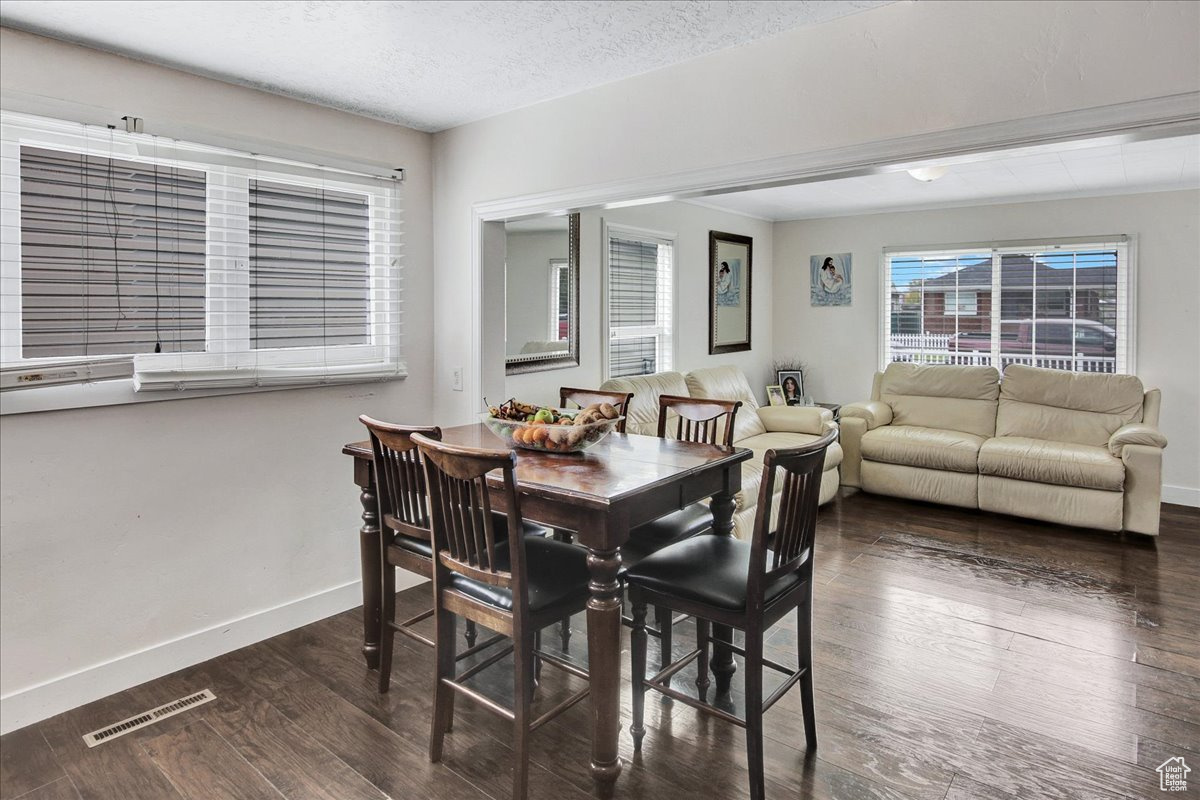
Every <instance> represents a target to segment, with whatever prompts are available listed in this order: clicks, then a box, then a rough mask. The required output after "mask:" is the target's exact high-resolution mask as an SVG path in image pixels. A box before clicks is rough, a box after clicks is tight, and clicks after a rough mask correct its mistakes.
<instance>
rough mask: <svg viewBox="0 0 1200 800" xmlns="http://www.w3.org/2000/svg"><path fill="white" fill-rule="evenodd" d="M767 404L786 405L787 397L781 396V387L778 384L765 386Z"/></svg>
mask: <svg viewBox="0 0 1200 800" xmlns="http://www.w3.org/2000/svg"><path fill="white" fill-rule="evenodd" d="M767 405H769V406H786V405H787V399H786V398H784V396H783V387H782V386H780V385H779V384H773V385H771V386H768V387H767Z"/></svg>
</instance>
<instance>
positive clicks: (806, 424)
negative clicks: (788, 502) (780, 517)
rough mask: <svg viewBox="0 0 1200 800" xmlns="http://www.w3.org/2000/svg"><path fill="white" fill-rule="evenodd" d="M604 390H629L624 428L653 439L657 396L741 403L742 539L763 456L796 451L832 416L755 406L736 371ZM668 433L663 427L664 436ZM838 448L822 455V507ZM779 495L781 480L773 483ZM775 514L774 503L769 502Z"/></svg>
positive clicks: (749, 527)
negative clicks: (746, 452)
mask: <svg viewBox="0 0 1200 800" xmlns="http://www.w3.org/2000/svg"><path fill="white" fill-rule="evenodd" d="M600 388H601V389H603V390H605V391H613V392H633V403H632V404H631V406H630V409H629V411H628V414H627V417H628V419H627V421H626V430H627V431H628V432H629V433H640V434H645V435H648V436H654V435H656V434H657V433H658V398H659V397H660V396H661V395H676V396H687V397H712V398H719V399H721V400H741V401H742V407H741V408H740V409H738V412H737V417H736V418H735V420H734V433H733V439H734V442H733V443H734V445H736V446H738V447H748V448H750V449H751V450H753V451H754V458H752V459H750V460H748V461H746V462H744V463H743V464H742V490H741V492H739V493H738V495H737V496H736V498H735V502H736V507H735V510H734V514H733V526H734V534H735V535H736V536H738V537H739V538H744V539H748V538H750V535H751V533H752V532H753V530H754V509H755V506H756V505H757V504H758V488H759V484H760V482H761V479H762V468H763V456H765V455H766V452H767V451H768V450H770V449H772V448H784V447H797V446H799V445H801V444H804V443H806V442H811V441H813V440H815V439H817V438H818V437H820V436H821V435H822V434H824V433H825V431H827V430H829V429H830V428H833V427H835V425H834V422H833V414H832V413H830V412H829V411H828V410H827V409H823V408H813V407H798V406H768V407H765V408H759V406H758V401H757V400H755V398H754V392H753V391H752V390H751V389H750V383H749V381H747V380H746V376H745V375H744V374H743V373H742V371H741V370H740V369H738V368H736V367H711V368H709V369H700V370H696V371H694V372H690V373H688V374H687V376H686V377H685V376H684V375H682V374H680V373H678V372H659V373H655V374H653V375H637V376H633V377H628V378H613V379H611V380H608V381H605V382H604V384H603V385H602V386H601V387H600ZM672 433H673V431H672V430H670V426H668V431H667V434H668V435H672ZM841 463H842V449H841V447H839V446H838V445H837V443H836V442H835V443H834V444H832V445H830V447H829V450H828V451H826V454H825V472H824V474H823V475H822V477H821V502H822V503H827V502H829V501H830V500H832V499H833V498H834V496H835V495H837V490H838V484H839V476H838V465H839V464H841ZM778 485H779V487H780V491H782V482H779V484H778ZM774 508H775V509H776V510H778V508H779V503H778V502H776V503H775V504H774Z"/></svg>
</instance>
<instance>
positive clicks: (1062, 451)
mask: <svg viewBox="0 0 1200 800" xmlns="http://www.w3.org/2000/svg"><path fill="white" fill-rule="evenodd" d="M1160 402H1161V395H1160V393H1159V391H1158V390H1157V389H1151V390H1149V391H1146V390H1145V389H1144V388H1143V387H1142V382H1141V381H1140V380H1138V379H1137V378H1136V377H1135V376H1132V375H1101V374H1080V373H1070V372H1064V371H1061V370H1051V369H1037V368H1034V367H1025V366H1021V365H1015V364H1014V365H1010V366H1009V367H1007V368H1006V369H1005V372H1004V377H1003V380H1001V378H1000V374H999V373H998V372H997V371H996V370H995V369H993V368H992V367H970V366H920V365H915V364H899V363H897V364H889V365H888V367H887V369H886V370H885V371H884V372H882V373H877V374H876V375H875V383H874V388H873V389H872V392H871V400H870V401H869V402H865V403H855V404H853V405H849V406H844V407H843V408H842V415H841V428H842V435H841V441H842V447H843V448H844V451H845V461H844V463H843V466H842V482H843V483H844V484H846V485H849V486H859V487H861V488H862V489H864V490H865V491H868V492H873V493H876V494H887V495H893V496H896V497H907V498H910V499H914V500H927V501H931V502H935V503H946V504H949V505H956V506H964V507H967V508H980V509H983V510H985V511H995V512H999V513H1003V514H1013V515H1015V516H1021V517H1030V518H1032V519H1039V520H1045V521H1048V522H1056V523H1060V524H1064V525H1076V526H1080V527H1085V528H1095V529H1098V530H1104V531H1121V530H1126V531H1131V532H1134V533H1143V534H1149V535H1156V534H1157V533H1158V518H1159V504H1160V501H1161V493H1162V449H1163V448H1164V447H1166V444H1167V440H1166V438H1165V437H1164V436H1163V435H1162V433H1161V432H1159V430H1158V427H1157V426H1158V412H1159V405H1160Z"/></svg>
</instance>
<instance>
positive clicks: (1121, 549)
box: [0, 494, 1200, 800]
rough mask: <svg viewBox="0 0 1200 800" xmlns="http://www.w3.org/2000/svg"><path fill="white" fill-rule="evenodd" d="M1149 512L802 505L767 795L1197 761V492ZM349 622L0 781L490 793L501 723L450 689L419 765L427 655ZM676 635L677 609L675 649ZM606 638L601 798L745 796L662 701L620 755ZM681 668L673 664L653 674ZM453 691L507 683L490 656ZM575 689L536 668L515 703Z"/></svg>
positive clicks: (51, 799) (507, 690)
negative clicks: (211, 697) (1121, 526)
mask: <svg viewBox="0 0 1200 800" xmlns="http://www.w3.org/2000/svg"><path fill="white" fill-rule="evenodd" d="M1162 520H1163V524H1162V535H1161V536H1160V537H1158V538H1157V539H1149V538H1147V537H1132V536H1124V537H1122V536H1113V535H1110V534H1098V533H1095V532H1087V531H1079V530H1075V529H1070V528H1064V527H1061V526H1055V525H1047V524H1042V523H1037V522H1031V521H1028V520H1015V519H1010V518H1007V517H1002V516H997V515H991V514H985V513H980V512H972V511H967V510H962V509H952V508H944V507H938V506H932V505H928V504H923V503H915V502H908V501H903V500H895V499H892V498H883V497H873V496H870V495H864V494H853V495H848V496H843V497H841V498H839V499H838V501H837V502H835V503H833V504H832V505H830V506H827V507H826V508H824V509H822V511H821V515H820V518H819V523H818V543H817V569H816V579H815V581H814V584H815V600H814V636H813V639H814V682H815V686H816V705H817V725H818V737H819V739H820V747H819V748H818V749H817V750H816V751H815V752H810V751H807V750H806V748H805V742H804V732H803V724H802V715H801V708H800V698H799V694H798V692H796V691H793V692H791V693H789V694H788V695H786V696H785V697H784V698H783V699H781V700H780V701H779V702H778V703H777V704H776V705H775V706H774V707H773V708H772V709H771V711H770V712H769V713H768V714H767V716H766V720H765V727H764V734H765V737H766V742H765V760H766V772H767V775H766V777H767V796H768V797H770V798H773V799H777V798H805V800H808V799H809V798H812V799H813V800H863V799H866V800H1026V799H1027V798H1034V797H1036V798H1039V799H1040V798H1047V799H1048V800H1121V799H1125V800H1128V799H1129V798H1143V797H1154V796H1157V795H1158V794H1159V792H1158V781H1157V774H1156V773H1155V772H1154V769H1155V768H1156V767H1157V766H1158V765H1159V764H1161V763H1162V762H1163V761H1165V760H1167V759H1168V758H1172V757H1175V756H1179V755H1183V756H1185V757H1186V758H1187V759H1188V761H1189V763H1190V762H1191V760H1192V759H1193V758H1195V759H1196V760H1197V761H1198V762H1200V626H1197V625H1196V624H1195V619H1197V618H1198V616H1200V590H1198V589H1197V588H1196V587H1197V586H1198V585H1200V536H1198V535H1197V534H1198V532H1200V510H1195V509H1187V508H1183V507H1179V506H1164V510H1163V517H1162ZM350 522H352V521H350ZM347 547H349V548H356V547H357V537H356V536H355V535H354V533H353V530H351V529H350V528H349V527H348V534H347ZM428 591H429V590H428V587H427V586H418V587H415V588H413V589H410V590H408V591H406V592H402V593H401V594H400V595H398V597H397V606H398V614H400V615H402V616H408V615H411V614H415V613H416V612H418V611H420V610H422V609H423V608H425V607H427V606H428V605H429V597H428ZM573 626H574V629H575V635H574V636H573V638H572V642H571V648H570V655H571V657H572V658H575V659H577V660H579V661H580V662H581V663H582V664H586V642H587V637H586V619H585V618H584V617H583V616H582V615H580V616H577V617H576V618H575V619H574V620H573ZM795 631H796V626H795V622H794V620H793V619H790V618H789V619H787V620H784V621H782V622H781V623H780V624H779V625H778V626H777V627H776V628H775V629H774V630H773V631H772V632H771V634H770V636H769V639H768V643H767V651H768V652H767V655H768V657H771V658H774V659H776V660H778V661H782V662H784V663H792V660H793V659H794V658H795V654H796V650H797V646H796V638H795V636H796V634H795ZM425 632H426V633H427V634H428V633H431V630H428V629H427V630H426V631H425ZM556 633H557V632H556V631H553V630H551V631H549V632H548V634H547V635H548V638H549V639H556ZM626 634H627V632H626ZM361 635H362V627H361V617H360V612H359V610H357V609H355V610H351V611H347V612H344V613H342V614H338V615H335V616H333V617H330V618H328V619H325V620H321V621H319V622H316V623H313V624H311V625H306V626H304V627H303V628H300V629H297V630H295V631H291V632H289V633H286V634H283V635H280V636H277V637H274V638H273V639H271V640H268V641H266V642H261V643H259V644H256V645H253V646H251V647H248V648H243V649H242V650H238V651H235V652H233V653H229V654H227V655H224V656H221V657H219V658H216V659H213V660H212V661H209V662H205V663H204V664H199V665H196V666H194V667H190V668H188V669H185V670H181V671H179V672H177V673H174V674H172V675H168V676H165V677H163V678H160V679H158V680H155V681H151V682H149V683H146V684H143V685H142V686H138V687H134V688H133V689H130V690H128V691H125V692H121V693H119V694H116V695H113V696H111V697H107V698H104V699H103V700H100V701H97V702H95V703H91V704H89V705H87V706H83V707H81V708H78V709H74V710H73V711H70V712H67V713H65V714H61V715H59V716H58V717H55V718H52V719H49V720H45V721H43V722H41V723H38V724H36V725H33V726H30V727H29V728H26V729H23V730H20V731H15V732H13V733H11V734H8V735H6V736H4V737H3V738H2V739H0V755H2V761H3V765H2V769H0V800H18V798H20V800H93V799H95V800H109V799H110V798H111V800H139V799H140V798H147V799H148V800H182V798H196V797H204V798H210V797H211V798H222V797H249V798H255V800H257V799H258V798H286V800H381V799H382V798H384V797H395V798H405V800H407V799H408V798H432V799H433V800H501V799H503V798H507V797H509V791H510V785H511V783H510V772H509V770H510V769H511V760H512V750H511V735H510V727H509V723H507V722H504V721H503V720H500V719H498V718H496V717H494V716H493V715H491V714H489V713H487V712H486V711H484V710H482V709H480V708H478V707H475V706H474V705H473V704H471V703H468V702H459V703H458V704H457V713H456V716H455V724H454V730H453V732H452V733H450V734H449V735H448V736H447V738H446V746H445V753H444V758H443V761H442V762H441V763H440V764H430V763H429V761H428V755H427V747H428V737H429V715H430V709H431V698H430V691H429V688H430V682H431V681H432V677H431V675H432V670H433V654H432V651H431V650H430V649H429V648H427V647H425V646H423V645H420V644H418V643H415V642H412V641H409V640H407V639H405V638H404V637H398V638H397V643H396V654H395V674H394V678H393V688H392V691H391V692H389V693H388V694H386V695H380V694H379V693H378V692H377V691H376V676H375V673H373V672H370V671H369V670H367V669H366V667H365V665H364V664H363V661H362V657H361V655H360V653H359V648H360V645H361ZM693 641H694V628H693V626H692V624H691V623H690V622H684V623H681V624H680V625H679V626H678V628H677V632H676V636H675V643H674V644H675V646H674V652H675V654H676V655H682V654H683V653H685V652H687V650H688V648H689V647H690V646H691V645H692V642H693ZM657 647H658V643H657V640H655V639H651V640H650V648H649V650H650V652H649V658H650V659H651V661H657V658H658V651H657ZM623 648H624V653H623V656H622V662H621V667H622V674H623V680H624V685H623V687H622V723H623V730H622V733H621V738H620V742H619V752H620V755H621V757H622V758H623V759H625V760H626V768H625V770H624V772H623V774H622V777H621V779H620V781H619V782H618V784H617V798H638V799H639V800H643V799H644V800H650V798H654V800H662V798H676V797H678V798H683V797H713V798H721V799H722V800H725V799H726V798H729V799H731V800H745V798H747V797H748V784H747V780H746V772H745V770H746V754H745V742H744V738H743V733H742V731H741V730H740V729H738V728H734V727H733V726H730V725H727V724H724V723H722V722H721V721H719V720H715V719H711V718H708V717H704V716H702V715H700V714H698V713H697V712H696V711H694V710H693V709H690V708H688V707H686V706H684V705H683V704H681V703H662V702H659V701H658V699H657V698H656V697H655V696H654V695H653V694H652V695H650V697H649V698H648V703H647V713H646V724H647V734H646V738H645V742H644V747H643V750H642V751H641V752H640V753H635V752H634V750H633V745H632V741H631V739H630V737H629V735H628V725H629V701H630V698H629V695H630V687H629V669H630V668H629V663H628V661H629V659H628V638H626V639H625V640H624V641H623ZM740 666H741V664H740V660H739V667H740ZM694 677H695V672H694V667H689V668H688V669H686V670H684V671H683V672H681V673H680V674H679V675H678V676H677V679H676V685H677V686H685V687H686V686H691V683H692V681H693V680H694ZM742 680H743V675H742V673H741V671H740V669H739V672H738V674H737V675H736V676H735V678H734V683H733V687H732V692H731V694H730V695H729V696H728V697H727V698H724V699H723V700H722V703H723V704H724V705H725V707H727V708H728V709H730V710H732V711H734V712H740V710H741V709H742V707H743V705H744V695H743V693H742V686H743V683H742ZM770 680H775V678H770V679H769V681H770ZM472 685H473V686H476V688H478V689H480V690H481V691H485V692H487V693H488V694H489V695H491V696H493V697H495V698H496V699H497V700H499V701H500V702H508V701H509V700H511V693H512V677H511V658H510V659H505V660H502V661H501V662H499V663H498V664H497V665H496V666H495V667H493V668H492V669H490V670H488V671H486V672H484V673H482V674H481V675H479V676H477V677H476V678H474V679H473V682H472ZM579 685H580V684H579V681H578V680H577V679H575V678H571V677H568V676H564V675H562V674H560V673H557V672H555V671H554V670H552V669H550V668H546V669H545V670H544V672H543V678H542V683H541V686H540V688H539V690H538V696H537V702H538V703H539V707H540V708H548V707H550V706H551V705H553V704H554V703H555V702H556V701H558V700H560V699H562V698H563V697H565V696H566V695H567V694H569V693H570V692H571V691H572V690H573V689H574V688H575V687H577V686H579ZM206 687H207V688H210V689H212V690H213V692H214V693H215V694H216V696H217V699H216V700H215V701H213V702H211V703H207V704H205V705H203V706H199V707H196V708H193V709H189V710H188V711H186V712H184V713H182V714H179V715H178V716H176V717H172V718H170V719H167V720H164V721H162V722H159V723H156V724H154V725H151V726H148V727H147V728H144V729H142V730H139V731H136V732H133V733H130V734H128V735H126V736H123V737H121V738H118V739H115V740H112V741H110V742H109V743H106V744H104V745H101V746H100V747H97V748H91V749H89V748H87V747H86V746H85V745H84V744H83V742H82V740H81V739H80V738H79V737H80V736H81V735H82V734H83V733H86V732H88V731H91V730H94V729H97V728H100V727H103V726H104V725H107V724H111V723H112V722H115V721H117V720H120V719H123V718H125V717H128V716H130V715H132V714H134V713H136V712H139V711H143V710H145V709H148V708H153V707H155V706H157V705H160V704H162V703H165V702H168V701H170V700H173V699H175V698H177V697H180V696H183V695H185V694H188V693H191V692H194V691H197V690H199V689H202V688H206ZM589 731H590V720H589V716H588V711H587V706H586V704H582V705H579V706H576V707H575V708H572V709H570V710H569V711H568V712H567V713H566V714H564V715H563V716H562V717H560V718H558V719H556V720H554V721H552V722H551V723H549V724H547V725H546V726H544V727H543V728H542V729H540V730H539V731H537V732H536V733H535V734H534V735H533V737H532V741H531V771H530V777H531V785H532V790H531V793H530V796H531V798H533V799H534V800H547V799H548V798H555V800H587V798H590V797H591V796H592V795H591V789H592V782H591V776H590V774H589V771H588V763H587V762H588V758H589V754H590V742H589V738H588V737H589ZM1193 768H1196V767H1195V766H1194V765H1193Z"/></svg>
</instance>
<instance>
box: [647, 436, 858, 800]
mask: <svg viewBox="0 0 1200 800" xmlns="http://www.w3.org/2000/svg"><path fill="white" fill-rule="evenodd" d="M836 438H837V432H836V431H830V432H828V433H826V434H825V435H824V436H822V437H821V438H820V439H817V440H816V441H814V442H811V443H809V444H806V445H803V446H801V447H795V448H791V449H787V450H768V451H767V453H766V457H765V458H764V459H763V477H762V483H761V484H760V486H759V493H758V506H757V511H756V515H755V520H754V535H753V538H752V540H751V541H750V542H744V541H739V540H737V539H734V538H732V537H726V536H698V537H695V538H693V539H688V540H686V541H683V542H679V543H677V544H674V545H671V546H670V547H666V548H664V549H662V550H660V551H658V552H657V553H655V554H653V555H651V556H648V557H647V558H645V559H644V560H643V561H642V562H641V563H639V564H637V565H636V566H634V567H632V568H630V569H629V570H628V572H627V573H626V575H625V580H626V582H627V584H628V586H629V596H630V602H631V604H632V606H633V636H632V647H631V650H632V661H633V724H632V726H631V727H630V732H631V733H632V735H633V741H634V748H635V749H639V750H640V749H641V746H642V738H643V737H644V736H645V734H646V727H645V693H646V688H647V687H649V688H652V689H655V690H657V691H659V692H662V693H664V694H666V695H667V696H669V697H672V698H674V699H676V700H679V701H681V702H683V703H685V704H687V705H689V706H693V707H694V708H697V709H699V710H701V711H704V712H706V713H709V714H713V715H715V716H717V717H720V718H722V719H725V720H728V721H730V722H733V723H734V724H736V725H739V726H741V727H743V728H745V729H746V750H747V762H748V766H749V772H750V797H751V800H762V798H763V794H764V792H765V784H764V777H763V733H762V718H763V712H765V711H766V710H767V709H769V708H770V707H771V706H772V705H774V704H775V702H776V701H777V700H778V699H779V698H780V697H782V696H783V695H784V693H785V692H787V691H788V690H789V689H790V688H792V687H793V686H795V685H796V684H797V683H799V684H800V696H801V706H802V710H803V716H804V736H805V740H806V743H807V745H808V748H809V749H810V750H811V749H815V748H816V746H817V730H816V718H815V715H814V710H813V683H812V583H813V544H814V533H815V531H816V524H817V502H818V500H819V499H820V486H821V472H822V469H823V467H824V463H825V451H826V449H828V447H829V445H831V444H833V442H834V441H835V440H836ZM777 475H779V476H782V480H783V490H782V492H781V493H780V496H779V517H778V519H779V522H778V526H777V528H776V530H774V531H770V530H769V527H770V520H771V505H772V502H773V500H774V498H775V481H776V477H777ZM648 605H655V606H665V607H667V608H670V609H673V610H675V611H682V612H684V613H686V614H689V615H691V616H694V617H695V618H696V649H695V650H693V651H692V652H690V653H688V654H687V655H686V656H684V657H683V658H681V659H679V660H678V661H674V662H672V663H670V664H668V665H666V666H665V667H663V668H662V669H661V670H659V672H658V673H657V674H655V675H654V676H653V677H651V678H647V677H646V608H647V606H648ZM793 610H795V611H796V623H797V624H796V638H797V643H798V650H799V656H798V661H799V665H798V668H797V669H795V670H792V669H791V668H789V667H786V666H784V665H782V664H779V663H777V662H775V661H772V660H770V659H767V658H764V657H763V637H764V635H765V632H766V630H767V629H768V628H770V627H771V626H772V625H774V624H775V623H776V622H778V621H779V620H780V619H782V618H783V617H784V615H786V614H788V613H790V612H792V611H793ZM718 625H720V626H727V628H736V629H738V630H741V631H743V632H744V634H745V647H744V648H741V647H737V646H736V645H735V644H734V643H733V641H732V636H731V637H730V641H726V642H715V641H712V640H710V638H711V637H710V631H711V629H712V627H715V626H718ZM710 644H719V645H721V646H722V647H725V648H728V649H729V650H732V651H733V652H735V653H738V654H740V655H742V656H743V657H744V658H745V663H746V692H745V695H746V717H745V719H740V718H738V717H736V716H734V715H733V714H730V713H729V712H727V711H724V710H722V709H719V708H716V707H714V706H712V705H709V704H708V703H707V702H706V700H707V695H708V686H709V680H708V667H709V646H710ZM697 659H698V664H697V675H698V677H697V678H696V686H697V688H698V689H699V695H700V697H699V699H696V698H693V697H691V696H689V695H687V694H684V693H683V692H680V691H678V690H676V689H672V688H671V687H670V685H669V681H668V679H669V678H670V676H671V675H674V674H675V673H677V672H679V670H681V669H683V668H684V667H685V666H687V665H688V664H689V663H691V662H692V661H693V660H697ZM764 667H770V668H771V669H774V670H777V671H779V672H781V673H783V674H784V675H785V676H786V678H785V679H784V681H783V683H781V684H780V685H779V687H778V688H777V689H775V691H774V692H772V693H771V696H770V697H768V698H767V699H766V702H764V701H763V668H764Z"/></svg>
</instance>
